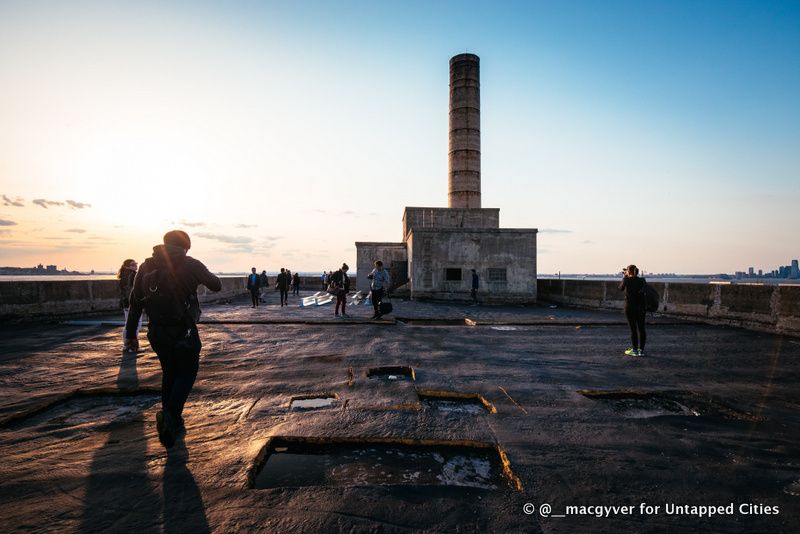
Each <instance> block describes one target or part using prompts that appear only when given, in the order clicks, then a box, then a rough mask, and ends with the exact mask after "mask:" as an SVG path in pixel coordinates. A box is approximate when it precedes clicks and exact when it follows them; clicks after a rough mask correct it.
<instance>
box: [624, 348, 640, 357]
mask: <svg viewBox="0 0 800 534" xmlns="http://www.w3.org/2000/svg"><path fill="white" fill-rule="evenodd" d="M638 355H639V351H638V350H636V349H628V350H626V351H625V356H638Z"/></svg>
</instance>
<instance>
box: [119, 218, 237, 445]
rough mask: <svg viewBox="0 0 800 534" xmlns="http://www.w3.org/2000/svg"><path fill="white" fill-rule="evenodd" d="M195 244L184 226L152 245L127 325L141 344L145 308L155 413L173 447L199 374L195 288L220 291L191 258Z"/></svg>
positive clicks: (133, 341) (133, 342)
mask: <svg viewBox="0 0 800 534" xmlns="http://www.w3.org/2000/svg"><path fill="white" fill-rule="evenodd" d="M191 246H192V242H191V240H190V239H189V235H188V234H187V233H186V232H183V231H181V230H172V231H170V232H167V233H166V234H164V244H163V245H157V246H155V247H153V256H152V257H151V258H148V259H147V260H145V262H144V264H142V267H141V269H139V271H138V272H137V273H136V277H135V278H134V281H133V291H132V292H131V309H130V313H129V314H128V320H127V322H126V324H125V344H126V347H127V348H129V349H131V350H137V349H138V348H139V340H138V338H137V336H136V324H137V323H138V321H139V318H140V317H141V315H142V310H143V309H144V311H146V312H147V316H148V318H149V322H148V328H147V339H148V340H150V346H151V347H152V348H153V350H154V351H155V352H156V354H157V355H158V361H159V362H160V363H161V408H162V409H161V410H159V411H158V412H157V413H156V429H157V430H158V439H159V440H160V441H161V443H163V444H164V446H165V447H167V448H170V447H172V445H174V443H175V439H176V437H177V436H178V435H179V434H180V433H181V432H182V431H183V430H184V428H185V427H184V425H183V406H184V405H185V404H186V399H187V398H188V397H189V393H190V392H191V390H192V386H193V385H194V381H195V379H196V378H197V371H198V367H199V363H200V349H201V347H202V344H201V343H200V335H199V333H198V331H197V321H198V319H200V304H199V302H198V300H197V286H199V285H200V284H203V285H204V286H206V287H207V288H208V289H210V290H211V291H219V290H220V289H222V283H221V282H220V280H219V278H217V277H216V276H214V275H213V274H211V272H209V270H208V268H207V267H206V266H205V265H203V264H202V263H201V262H200V261H198V260H196V259H194V258H192V257H190V256H187V255H186V252H187V251H188V250H189V248H190V247H191Z"/></svg>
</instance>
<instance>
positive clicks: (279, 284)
mask: <svg viewBox="0 0 800 534" xmlns="http://www.w3.org/2000/svg"><path fill="white" fill-rule="evenodd" d="M289 282H290V276H289V275H288V274H287V273H286V269H284V268H283V267H281V272H280V274H279V275H278V277H277V279H276V280H275V287H276V288H277V289H278V291H280V293H281V308H282V307H283V306H284V305H286V306H288V305H289Z"/></svg>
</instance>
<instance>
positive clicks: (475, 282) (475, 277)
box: [469, 269, 481, 304]
mask: <svg viewBox="0 0 800 534" xmlns="http://www.w3.org/2000/svg"><path fill="white" fill-rule="evenodd" d="M480 285H481V279H480V277H479V276H478V273H477V272H475V269H472V289H471V290H470V292H469V296H470V297H472V302H473V304H478V288H479V287H480Z"/></svg>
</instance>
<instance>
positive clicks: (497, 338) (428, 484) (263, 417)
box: [0, 294, 800, 533]
mask: <svg viewBox="0 0 800 534" xmlns="http://www.w3.org/2000/svg"><path fill="white" fill-rule="evenodd" d="M277 299H278V297H277V294H275V295H272V294H270V295H268V302H267V304H266V305H262V306H261V307H259V308H258V309H252V308H250V306H249V299H247V298H242V299H240V300H235V301H233V302H231V303H227V304H217V305H211V306H206V307H205V310H204V314H203V320H204V321H205V324H202V325H201V326H200V335H201V338H202V340H203V351H202V354H201V361H200V372H199V375H198V379H197V382H196V384H195V387H194V390H193V392H192V394H191V395H190V397H189V400H188V403H187V405H186V409H185V411H184V417H185V420H186V427H187V433H186V436H185V438H184V439H183V440H180V441H179V442H178V443H177V444H176V445H175V447H174V448H172V449H170V450H169V451H167V450H166V449H164V447H163V446H162V445H161V444H160V443H159V441H158V437H157V434H156V430H155V412H156V410H157V409H159V404H160V402H159V399H160V396H159V384H160V368H159V364H158V360H157V358H156V355H155V354H154V353H153V351H152V350H150V347H149V345H148V344H147V342H146V339H145V336H144V332H143V334H142V335H141V337H140V341H141V342H142V347H143V349H144V350H143V352H141V353H139V354H138V355H123V354H122V353H121V350H120V349H121V331H120V328H119V327H116V326H114V325H113V320H115V319H117V318H116V317H113V316H109V317H108V318H98V317H91V318H85V319H86V321H87V322H86V323H85V324H83V323H80V322H73V323H70V324H55V323H38V324H33V323H28V324H20V325H9V324H6V325H3V326H2V327H0V336H2V343H0V422H1V423H0V457H2V462H0V508H2V510H3V520H2V522H0V531H21V530H24V531H30V532H45V531H46V532H51V531H59V532H63V531H92V532H94V531H101V530H109V531H131V532H150V531H153V532H161V531H185V532H207V531H218V532H234V531H263V532H417V531H419V532H445V531H446V532H697V531H700V532H770V533H773V532H798V531H800V446H798V443H799V442H800V410H799V408H800V401H798V383H799V382H800V339H797V338H790V337H782V336H777V335H770V334H762V333H755V332H749V331H744V330H739V329H733V328H725V327H716V326H708V325H702V324H694V323H685V322H681V321H676V320H673V319H668V318H658V317H656V318H654V319H653V320H652V324H650V325H649V328H648V346H647V348H648V354H647V356H646V357H644V358H629V357H625V356H624V355H623V354H622V352H623V350H624V349H625V348H627V347H628V346H629V334H628V328H627V325H626V324H624V322H623V317H622V313H621V312H618V313H614V312H598V311H585V310H576V309H566V308H560V307H559V308H550V307H547V306H543V307H489V306H477V307H473V306H468V305H462V304H431V303H413V302H403V301H399V300H394V301H393V303H394V305H395V313H393V314H392V315H389V316H387V319H388V320H385V321H377V322H375V321H369V317H370V316H371V314H372V309H371V307H369V306H349V307H348V311H349V312H350V313H351V316H352V317H351V318H350V319H337V318H334V317H333V307H332V304H328V305H325V306H319V307H308V308H300V307H298V302H299V299H297V298H296V297H293V298H292V299H291V300H290V306H289V307H288V308H283V309H282V308H280V306H278V305H277ZM395 318H399V319H400V321H395ZM465 319H467V320H465ZM108 321H112V322H108ZM145 331H146V329H145ZM380 368H388V369H380ZM412 369H413V372H412ZM412 375H413V378H412ZM265 446H266V447H265ZM281 455H282V456H281ZM387 456H393V457H394V458H393V459H389V458H386V457H387ZM398 458H399V460H398ZM390 460H391V461H390ZM271 461H272V462H273V463H272V464H270V462H271ZM279 461H280V462H279ZM281 462H282V463H281ZM262 466H264V469H265V471H263V472H262V471H260V468H261V467H262ZM314 470H317V471H314ZM312 471H313V472H312ZM295 472H296V475H295V474H294V473H295ZM273 473H275V474H273ZM254 485H256V486H259V487H263V488H264V489H259V488H258V487H254ZM642 503H644V505H645V506H644V507H642ZM548 506H549V509H548ZM590 506H591V507H592V508H589V507H590ZM623 506H630V507H631V508H620V507H623ZM647 506H651V507H652V508H647ZM676 506H681V507H683V508H680V509H679V508H675V507H676ZM709 506H714V507H722V508H721V509H715V514H714V515H712V516H710V517H709V515H708V514H709V513H710V510H709V509H708V508H700V507H709ZM568 507H574V508H568ZM597 507H617V508H616V509H613V508H597ZM655 507H658V508H657V509H656V508H655ZM690 507H695V508H690ZM526 511H528V512H531V511H532V512H533V513H531V514H527V513H526ZM768 512H771V513H768ZM559 515H565V516H566V517H557V516H559ZM598 516H602V517H598Z"/></svg>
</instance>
